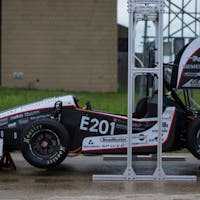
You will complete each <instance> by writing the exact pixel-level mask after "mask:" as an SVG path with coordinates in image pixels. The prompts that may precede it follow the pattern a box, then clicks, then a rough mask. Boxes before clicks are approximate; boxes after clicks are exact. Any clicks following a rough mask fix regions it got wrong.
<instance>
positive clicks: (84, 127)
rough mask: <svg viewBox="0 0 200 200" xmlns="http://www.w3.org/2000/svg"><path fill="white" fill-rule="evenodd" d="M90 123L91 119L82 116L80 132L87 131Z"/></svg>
mask: <svg viewBox="0 0 200 200" xmlns="http://www.w3.org/2000/svg"><path fill="white" fill-rule="evenodd" d="M89 121H90V118H89V117H87V116H82V118H81V124H80V130H83V131H87V130H88V125H89Z"/></svg>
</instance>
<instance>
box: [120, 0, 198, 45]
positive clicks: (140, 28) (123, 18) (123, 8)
mask: <svg viewBox="0 0 200 200" xmlns="http://www.w3.org/2000/svg"><path fill="white" fill-rule="evenodd" d="M117 1H118V4H117V22H118V24H121V25H123V26H126V27H128V12H127V0H117ZM166 2H167V0H166ZM172 3H175V5H172V6H171V9H172V10H171V11H173V12H178V11H180V10H179V9H177V8H176V6H179V7H182V0H177V1H172ZM184 3H185V4H187V6H186V7H185V11H187V12H195V11H197V12H200V0H199V1H197V7H196V9H195V0H191V1H189V0H185V1H184ZM165 10H166V11H167V10H168V9H167V6H166V8H165ZM174 16H175V15H173V14H172V15H171V18H173V17H174ZM198 16H200V15H198ZM179 17H181V15H180V14H179ZM192 21H193V19H192V18H191V17H190V16H189V15H187V14H185V15H184V22H185V24H189V23H190V22H192ZM167 24H168V15H167V14H164V27H165V26H166V25H167ZM181 24H182V23H181V21H180V20H179V19H178V17H176V19H175V20H174V21H173V22H172V23H171V24H170V29H171V33H173V32H174V31H176V30H178V29H179V28H181ZM190 28H191V29H192V30H195V27H194V23H193V24H192V25H190ZM154 29H155V28H154V25H153V23H152V22H150V23H149V22H148V35H149V36H154V35H155V31H154ZM143 33H144V24H143V22H140V23H138V24H137V31H136V34H137V37H136V41H137V47H142V40H141V39H139V38H141V36H143ZM199 33H200V24H197V34H199ZM166 34H167V32H165V33H164V35H166ZM180 34H181V32H179V33H178V34H177V35H175V36H177V37H179V36H181V35H180ZM184 36H188V37H191V36H192V37H193V34H192V32H191V31H190V30H189V29H188V28H186V29H185V30H184Z"/></svg>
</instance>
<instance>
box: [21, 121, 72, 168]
mask: <svg viewBox="0 0 200 200" xmlns="http://www.w3.org/2000/svg"><path fill="white" fill-rule="evenodd" d="M69 144H70V138H69V134H68V131H67V130H66V129H65V128H64V126H63V125H62V124H60V123H58V122H57V121H55V120H51V119H42V120H37V121H35V122H33V123H32V124H30V125H28V126H27V127H26V128H25V130H24V132H23V137H22V143H21V151H22V154H23V156H24V158H25V159H26V160H27V161H28V162H29V163H30V164H31V165H33V166H35V167H38V168H45V169H48V168H53V167H55V166H57V165H59V164H60V163H61V162H62V161H63V160H64V159H65V158H66V156H67V154H68V151H69Z"/></svg>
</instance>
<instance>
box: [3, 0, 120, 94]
mask: <svg viewBox="0 0 200 200" xmlns="http://www.w3.org/2000/svg"><path fill="white" fill-rule="evenodd" d="M1 68H2V69H1V71H2V73H1V80H2V86H3V87H23V88H39V89H64V90H72V91H100V92H106V91H116V90H117V87H118V86H117V22H116V0H58V1H55V0H2V66H1Z"/></svg>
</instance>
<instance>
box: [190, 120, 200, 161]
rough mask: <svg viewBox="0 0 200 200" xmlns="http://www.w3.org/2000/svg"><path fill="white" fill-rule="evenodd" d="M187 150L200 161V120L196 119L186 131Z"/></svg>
mask: <svg viewBox="0 0 200 200" xmlns="http://www.w3.org/2000/svg"><path fill="white" fill-rule="evenodd" d="M187 146H188V150H189V151H190V152H191V153H192V154H193V155H194V156H195V157H196V158H198V159H200V119H199V118H197V119H195V120H194V121H193V122H191V124H190V126H189V127H188V131H187Z"/></svg>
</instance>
